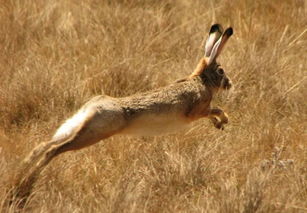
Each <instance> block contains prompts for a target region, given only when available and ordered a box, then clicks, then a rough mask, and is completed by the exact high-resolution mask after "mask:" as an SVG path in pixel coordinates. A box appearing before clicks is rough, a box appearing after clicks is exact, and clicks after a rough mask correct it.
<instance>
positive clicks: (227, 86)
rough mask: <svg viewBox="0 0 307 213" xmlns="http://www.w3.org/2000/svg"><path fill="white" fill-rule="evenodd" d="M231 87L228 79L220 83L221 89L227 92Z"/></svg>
mask: <svg viewBox="0 0 307 213" xmlns="http://www.w3.org/2000/svg"><path fill="white" fill-rule="evenodd" d="M231 86H232V84H231V81H230V80H229V79H228V78H226V79H224V80H223V83H222V87H223V89H225V90H229V89H230V88H231Z"/></svg>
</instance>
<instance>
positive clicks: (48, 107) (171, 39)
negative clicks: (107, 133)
mask: <svg viewBox="0 0 307 213" xmlns="http://www.w3.org/2000/svg"><path fill="white" fill-rule="evenodd" d="M306 14H307V7H306V2H305V1H303V0H283V1H279V0H271V1H254V0H234V1H227V0H219V1H213V0H212V1H209V0H208V1H202V0H195V1H188V0H176V1H173V0H163V1H162V0H161V1H155V0H143V1H141V0H134V1H128V0H116V1H111V0H109V1H107V0H104V1H98V0H84V1H73V0H66V1H61V0H50V1H41V0H1V1H0V50H1V51H0V177H1V179H0V188H1V190H0V211H2V212H14V211H16V210H17V207H16V206H15V205H13V206H11V207H9V206H7V205H6V203H5V202H4V200H5V198H6V196H7V193H6V191H7V190H9V185H10V183H11V177H12V176H14V174H15V172H16V171H17V169H18V165H19V164H20V162H21V160H22V159H23V158H24V157H25V156H26V155H27V154H28V153H29V152H30V151H31V150H32V149H33V148H34V147H35V146H36V145H38V144H39V143H41V142H43V141H46V140H48V139H49V138H50V137H51V136H52V134H53V132H54V131H55V129H56V128H57V127H58V126H59V125H60V123H61V122H62V121H63V120H64V119H66V118H68V117H69V116H70V115H72V114H73V112H75V111H76V110H77V109H78V108H79V107H80V106H81V105H82V104H83V103H85V102H86V101H87V100H88V99H89V98H90V97H93V96H94V95H96V94H103V93H104V94H108V95H111V96H115V97H120V96H127V95H130V94H134V93H136V92H142V91H148V90H150V89H152V88H156V87H160V86H164V85H167V84H169V83H171V82H173V81H175V80H176V79H179V78H182V77H185V76H187V75H188V74H190V73H191V72H192V71H193V69H194V67H195V66H196V64H197V61H198V60H199V58H200V56H201V54H202V47H201V43H202V42H203V40H204V36H206V35H207V33H208V30H209V28H210V26H211V24H213V23H221V24H223V25H224V26H229V25H230V26H232V27H233V28H234V36H233V37H232V38H231V39H230V40H229V42H228V44H227V46H226V48H225V49H224V51H223V53H222V55H221V57H220V58H219V61H220V63H221V64H222V65H223V67H224V68H225V70H226V72H227V74H228V76H229V77H230V78H231V79H232V81H233V83H234V86H235V88H234V90H232V91H231V92H228V93H225V94H221V95H219V96H218V97H216V99H215V105H219V106H221V107H222V108H223V109H225V111H227V112H228V114H229V116H230V123H229V124H228V126H227V127H226V130H224V131H219V130H217V129H215V128H214V127H213V126H212V124H211V123H210V122H208V120H206V119H204V120H201V121H199V122H196V123H195V124H194V125H193V127H192V128H191V129H189V130H187V131H186V132H180V133H178V134H176V135H170V136H160V137H141V138H128V137H123V136H115V137H112V138H110V139H108V140H105V141H103V142H100V143H99V144H97V145H94V146H92V147H90V148H87V149H83V150H81V151H78V152H69V153H65V154H63V155H61V156H59V157H58V158H56V159H55V160H54V161H52V162H51V164H50V165H49V166H48V167H47V168H46V169H45V170H44V172H43V173H42V175H41V176H40V178H39V181H38V182H37V184H36V185H35V189H34V191H33V193H32V195H31V197H30V200H29V201H28V203H27V204H26V206H25V208H24V209H23V210H22V211H24V212H306V211H307V202H306V201H307V142H306V141H307V137H306V136H307V133H306V126H307V116H306V114H307V107H306V87H307V84H306V71H307V62H306V61H307V58H306V51H307V32H306V31H307V18H306Z"/></svg>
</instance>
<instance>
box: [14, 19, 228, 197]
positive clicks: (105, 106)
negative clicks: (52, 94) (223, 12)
mask: <svg viewBox="0 0 307 213" xmlns="http://www.w3.org/2000/svg"><path fill="white" fill-rule="evenodd" d="M232 33H233V31H232V28H227V29H226V30H225V32H224V33H223V30H222V27H221V26H220V25H219V24H215V25H212V27H211V29H210V32H209V37H208V39H207V42H206V44H205V55H204V56H203V57H202V58H201V59H200V62H199V63H198V65H197V67H196V69H195V70H194V72H193V73H192V74H191V75H190V76H188V77H187V78H185V79H183V80H179V81H177V82H175V83H173V84H171V85H169V86H166V87H164V88H159V89H156V90H153V91H150V92H146V93H141V94H136V95H133V96H129V97H123V98H113V97H109V96H105V95H101V96H97V97H94V98H93V99H92V100H90V101H89V102H87V103H86V104H85V105H84V106H82V107H81V109H80V110H79V111H78V112H77V113H76V114H75V115H74V116H72V117H71V118H70V119H68V120H67V121H65V123H64V124H63V125H61V126H60V128H59V129H58V130H57V131H56V133H55V135H54V136H53V137H52V139H51V140H50V141H48V142H46V143H43V144H41V145H39V146H38V147H36V148H35V149H34V150H33V151H32V152H31V153H30V155H29V156H28V157H27V158H26V159H25V160H24V162H23V165H22V168H21V170H20V172H19V174H18V175H17V178H16V182H15V188H14V191H13V194H14V195H13V196H14V198H19V199H25V198H26V197H27V196H28V195H29V193H30V192H31V188H32V185H33V183H34V182H35V180H36V177H37V175H38V174H39V173H40V171H41V170H42V169H43V168H44V167H45V166H46V165H47V164H48V163H49V162H50V160H52V159H53V158H54V157H55V156H57V155H59V154H61V153H63V152H66V151H70V150H78V149H81V148H84V147H87V146H90V145H92V144H95V143H97V142H99V141H101V140H102V139H105V138H108V137H110V136H112V135H115V134H127V135H157V134H161V133H168V132H171V131H176V130H178V129H179V128H181V127H183V126H186V125H187V124H189V123H191V122H193V121H194V120H197V119H200V118H203V117H208V118H209V119H210V120H212V122H213V124H214V126H215V127H217V128H219V129H221V128H223V125H224V124H226V123H227V122H228V117H227V115H226V113H224V111H223V110H222V109H220V108H217V107H214V108H212V107H211V106H210V102H211V100H212V97H213V96H214V94H215V93H216V92H217V91H218V90H220V89H229V88H230V87H231V83H230V80H229V78H228V77H227V76H226V74H225V72H224V70H223V69H222V68H221V66H220V64H218V63H217V62H216V58H217V57H218V56H219V55H220V53H221V51H222V49H223V47H224V45H225V43H226V41H227V40H228V38H229V37H230V36H231V35H232Z"/></svg>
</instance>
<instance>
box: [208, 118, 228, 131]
mask: <svg viewBox="0 0 307 213" xmlns="http://www.w3.org/2000/svg"><path fill="white" fill-rule="evenodd" d="M211 121H212V123H213V125H214V126H215V127H216V128H217V129H221V130H224V124H227V123H228V119H227V120H225V121H221V120H219V119H218V118H212V119H211Z"/></svg>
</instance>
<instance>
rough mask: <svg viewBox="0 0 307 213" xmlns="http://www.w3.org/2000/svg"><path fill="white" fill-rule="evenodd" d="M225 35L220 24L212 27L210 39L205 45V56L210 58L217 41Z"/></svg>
mask: <svg viewBox="0 0 307 213" xmlns="http://www.w3.org/2000/svg"><path fill="white" fill-rule="evenodd" d="M222 33H223V28H222V26H221V25H220V24H214V25H212V26H211V28H210V31H209V37H208V39H207V41H206V44H205V56H206V57H209V56H210V54H211V51H212V48H213V46H214V44H215V43H216V41H217V40H218V39H219V38H220V36H221V35H222Z"/></svg>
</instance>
